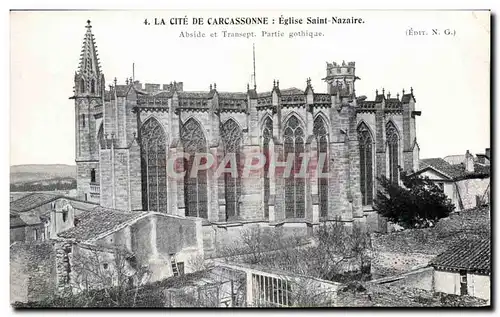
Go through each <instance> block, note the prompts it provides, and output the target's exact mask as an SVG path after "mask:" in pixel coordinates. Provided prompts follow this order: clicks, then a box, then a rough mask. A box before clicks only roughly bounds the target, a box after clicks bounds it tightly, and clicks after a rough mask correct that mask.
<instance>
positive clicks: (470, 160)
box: [464, 150, 474, 173]
mask: <svg viewBox="0 0 500 317" xmlns="http://www.w3.org/2000/svg"><path fill="white" fill-rule="evenodd" d="M464 165H465V171H467V172H469V173H473V172H474V156H472V154H470V152H469V150H467V152H465V162H464Z"/></svg>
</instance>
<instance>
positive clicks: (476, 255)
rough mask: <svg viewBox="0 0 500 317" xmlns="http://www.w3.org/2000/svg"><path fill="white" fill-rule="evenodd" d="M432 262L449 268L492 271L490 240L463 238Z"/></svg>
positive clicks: (434, 264)
mask: <svg viewBox="0 0 500 317" xmlns="http://www.w3.org/2000/svg"><path fill="white" fill-rule="evenodd" d="M431 264H432V265H433V266H437V267H444V268H449V269H465V270H483V271H488V272H491V243H490V240H488V239H481V240H462V241H460V242H458V243H457V244H455V245H453V246H452V247H450V248H449V249H448V250H446V251H445V252H443V253H442V254H440V255H438V256H437V257H436V258H434V259H433V260H432V261H431Z"/></svg>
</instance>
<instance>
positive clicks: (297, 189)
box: [284, 115, 305, 218]
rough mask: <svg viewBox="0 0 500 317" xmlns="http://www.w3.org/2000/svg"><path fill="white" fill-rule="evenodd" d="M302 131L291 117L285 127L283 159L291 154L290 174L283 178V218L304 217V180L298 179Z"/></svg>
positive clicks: (302, 139) (302, 150)
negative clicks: (292, 158)
mask: <svg viewBox="0 0 500 317" xmlns="http://www.w3.org/2000/svg"><path fill="white" fill-rule="evenodd" d="M304 137H305V136H304V130H303V129H302V127H301V126H300V123H299V120H298V119H297V117H296V116H294V115H293V116H291V117H290V118H289V119H288V120H287V122H286V125H285V130H284V141H285V142H284V149H285V159H286V160H288V156H289V154H293V157H294V160H293V165H292V172H291V173H290V175H285V176H288V177H286V178H285V217H286V218H303V217H304V216H305V198H304V197H305V192H304V184H305V180H304V178H302V177H299V173H300V167H301V163H302V156H303V153H304V139H305V138H304Z"/></svg>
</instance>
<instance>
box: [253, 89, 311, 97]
mask: <svg viewBox="0 0 500 317" xmlns="http://www.w3.org/2000/svg"><path fill="white" fill-rule="evenodd" d="M280 93H281V95H282V96H289V95H302V94H304V91H303V90H300V89H298V88H295V87H292V88H287V89H280ZM272 94H273V92H272V91H264V92H260V93H258V94H257V96H259V97H270V96H271V95H272Z"/></svg>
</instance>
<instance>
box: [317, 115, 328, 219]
mask: <svg viewBox="0 0 500 317" xmlns="http://www.w3.org/2000/svg"><path fill="white" fill-rule="evenodd" d="M313 133H314V137H315V138H316V143H317V145H318V150H317V151H318V166H317V168H318V171H317V174H318V204H319V215H320V217H326V216H328V178H327V177H325V174H328V172H329V166H328V130H327V128H326V124H325V121H324V120H323V118H322V117H320V116H318V117H317V118H316V119H315V120H314V126H313ZM320 157H322V159H321V161H320ZM320 162H321V163H322V164H321V165H319V163H320ZM319 169H321V170H319ZM320 172H321V173H320Z"/></svg>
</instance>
